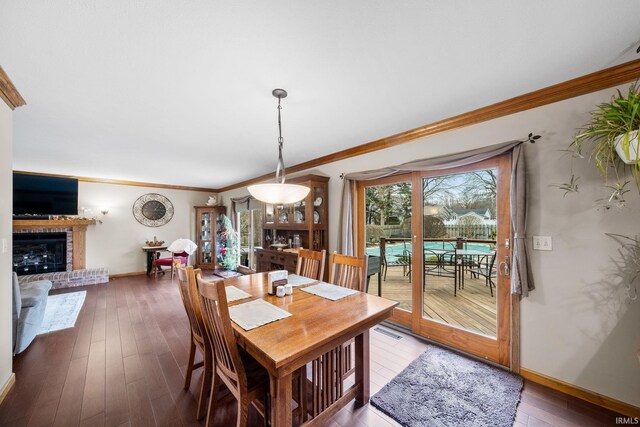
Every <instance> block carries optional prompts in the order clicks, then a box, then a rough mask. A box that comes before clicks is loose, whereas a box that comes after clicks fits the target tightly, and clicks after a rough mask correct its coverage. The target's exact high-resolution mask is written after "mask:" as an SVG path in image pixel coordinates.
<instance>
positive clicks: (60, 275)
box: [13, 219, 109, 288]
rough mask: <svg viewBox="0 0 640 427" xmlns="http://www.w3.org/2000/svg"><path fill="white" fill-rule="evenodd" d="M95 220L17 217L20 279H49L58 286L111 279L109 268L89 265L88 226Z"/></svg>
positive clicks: (16, 268)
mask: <svg viewBox="0 0 640 427" xmlns="http://www.w3.org/2000/svg"><path fill="white" fill-rule="evenodd" d="M95 223H96V221H95V220H79V219H70V220H14V221H13V234H14V254H13V255H14V256H13V268H14V271H16V272H17V273H18V275H19V281H20V282H21V283H25V282H31V281H34V280H41V279H46V280H51V282H52V283H53V287H54V288H70V287H75V286H84V285H94V284H98V283H106V282H108V281H109V271H108V270H107V269H106V268H90V269H87V268H85V235H86V231H87V226H89V225H95ZM62 239H64V241H63V242H62ZM56 242H57V243H56ZM62 259H64V261H63V260H62Z"/></svg>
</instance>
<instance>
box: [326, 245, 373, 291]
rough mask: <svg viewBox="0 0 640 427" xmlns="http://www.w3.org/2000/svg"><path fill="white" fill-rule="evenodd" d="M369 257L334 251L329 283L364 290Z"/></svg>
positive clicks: (330, 263) (330, 261)
mask: <svg viewBox="0 0 640 427" xmlns="http://www.w3.org/2000/svg"><path fill="white" fill-rule="evenodd" d="M367 259H368V257H367V256H365V257H364V258H360V257H355V256H349V255H340V254H338V253H336V252H333V253H332V254H331V258H330V260H329V283H333V284H334V285H338V286H342V287H345V288H349V289H355V290H356V291H360V292H363V291H364V289H365V282H366V276H367V275H366V271H367Z"/></svg>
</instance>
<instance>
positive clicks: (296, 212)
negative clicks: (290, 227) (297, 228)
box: [293, 200, 307, 225]
mask: <svg viewBox="0 0 640 427" xmlns="http://www.w3.org/2000/svg"><path fill="white" fill-rule="evenodd" d="M306 215H307V212H306V202H305V201H304V200H301V201H299V202H296V203H294V204H293V223H294V224H296V225H300V224H306V222H307V217H306Z"/></svg>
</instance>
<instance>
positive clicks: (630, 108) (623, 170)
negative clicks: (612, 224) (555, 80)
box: [557, 83, 640, 207]
mask: <svg viewBox="0 0 640 427" xmlns="http://www.w3.org/2000/svg"><path fill="white" fill-rule="evenodd" d="M639 129H640V91H639V88H638V85H637V83H634V84H633V85H631V86H630V87H629V91H628V93H627V94H626V95H623V94H622V92H620V91H619V90H618V91H617V94H616V95H614V97H613V99H612V100H611V101H610V102H604V103H602V104H600V105H598V107H597V108H596V110H594V111H593V112H592V113H591V119H590V120H589V122H588V123H587V124H586V125H585V126H584V127H582V128H580V130H579V131H578V133H577V134H576V136H575V137H574V139H573V142H572V143H571V144H570V145H569V149H568V151H569V152H570V153H572V155H573V158H586V157H588V159H589V161H593V162H594V164H595V166H596V169H597V171H598V172H599V173H600V175H602V176H603V178H604V184H605V186H606V187H607V188H608V189H609V190H610V191H611V197H609V198H608V199H603V202H602V203H601V204H603V205H605V206H607V207H609V206H610V204H612V203H615V204H616V206H619V207H622V206H624V204H625V201H624V197H623V196H624V194H625V193H626V192H627V190H626V189H625V187H626V185H627V184H628V183H629V180H628V179H626V178H625V177H628V176H629V173H631V175H632V176H633V179H634V181H635V184H636V188H637V189H638V192H639V193H640V180H639V179H638V175H639V173H640V158H639V157H638V153H639V152H640V142H639V140H638V130H639ZM612 177H613V180H612ZM575 179H576V178H575V177H574V175H573V174H572V180H575ZM612 181H613V184H612V183H611V182H612ZM572 183H574V182H573V181H572V182H571V183H569V184H560V185H557V187H559V188H561V189H563V190H565V191H567V188H571V189H573V188H574V186H573V185H571V184H572Z"/></svg>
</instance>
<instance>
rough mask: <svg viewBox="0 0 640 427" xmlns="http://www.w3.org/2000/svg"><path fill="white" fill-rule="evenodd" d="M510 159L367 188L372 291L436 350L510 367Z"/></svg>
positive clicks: (362, 191)
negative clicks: (376, 260) (376, 274)
mask: <svg viewBox="0 0 640 427" xmlns="http://www.w3.org/2000/svg"><path fill="white" fill-rule="evenodd" d="M509 164H510V159H509V157H508V156H501V157H497V158H494V159H490V160H487V161H484V162H481V163H477V164H474V165H470V166H465V167H461V168H457V169H448V170H446V171H432V172H428V173H426V172H413V173H411V174H409V175H403V176H401V177H397V176H396V177H390V178H385V179H383V180H377V181H366V182H361V183H360V187H359V192H358V196H359V199H360V200H359V201H360V206H362V209H361V211H360V212H361V214H360V221H361V230H362V232H363V236H364V243H366V248H365V250H364V251H361V253H364V252H366V253H367V254H369V255H370V256H378V257H380V260H381V265H382V269H381V274H380V276H381V280H380V284H381V286H380V289H379V290H378V284H377V282H376V283H375V284H374V283H373V282H372V283H371V284H370V286H369V289H368V292H369V293H372V294H379V295H381V296H383V297H385V298H389V299H392V300H395V301H398V302H399V303H400V304H399V309H398V310H396V312H397V314H396V315H394V318H393V319H392V320H393V321H395V322H398V323H400V324H402V325H404V326H406V327H409V328H411V329H412V331H413V332H415V333H417V334H420V335H422V336H425V337H427V338H430V339H433V340H434V341H438V342H441V343H443V344H446V345H449V346H452V347H455V348H458V349H460V350H463V351H466V352H469V353H473V354H476V355H478V356H481V357H484V358H487V359H489V360H492V361H494V362H496V363H500V364H503V365H505V366H508V365H509V351H510V306H511V303H510V301H511V299H510V284H509V255H510V248H509V243H510V218H509V197H508V195H509V178H510V175H509V173H510V169H509Z"/></svg>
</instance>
